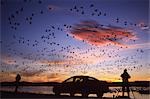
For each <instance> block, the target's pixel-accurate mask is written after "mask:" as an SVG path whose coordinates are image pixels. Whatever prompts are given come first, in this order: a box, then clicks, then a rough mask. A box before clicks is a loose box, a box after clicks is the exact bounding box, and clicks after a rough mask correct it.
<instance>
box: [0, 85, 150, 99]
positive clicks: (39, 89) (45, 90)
mask: <svg viewBox="0 0 150 99" xmlns="http://www.w3.org/2000/svg"><path fill="white" fill-rule="evenodd" d="M52 88H53V87H51V86H21V87H19V88H18V91H19V92H29V93H38V94H54V93H53V91H52ZM109 89H111V90H112V93H105V94H104V95H103V97H113V95H115V96H119V95H120V96H121V95H122V94H121V92H117V91H115V90H116V89H117V90H120V89H121V88H120V87H110V88H109ZM132 89H140V88H135V87H133V88H132ZM0 90H1V91H2V90H3V91H14V90H15V87H13V86H5V87H0ZM76 95H79V96H80V95H81V94H76ZM89 96H92V97H93V96H94V97H96V95H94V94H91V95H89ZM130 96H131V98H133V99H150V94H139V93H138V92H135V91H134V92H133V91H130Z"/></svg>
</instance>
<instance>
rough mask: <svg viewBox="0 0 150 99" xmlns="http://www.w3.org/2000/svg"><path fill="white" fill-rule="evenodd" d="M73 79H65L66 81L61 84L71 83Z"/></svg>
mask: <svg viewBox="0 0 150 99" xmlns="http://www.w3.org/2000/svg"><path fill="white" fill-rule="evenodd" d="M73 79H74V78H73V77H71V78H69V79H67V80H65V81H64V82H63V83H68V82H73Z"/></svg>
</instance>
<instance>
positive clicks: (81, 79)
mask: <svg viewBox="0 0 150 99" xmlns="http://www.w3.org/2000/svg"><path fill="white" fill-rule="evenodd" d="M75 82H83V78H76V79H75Z"/></svg>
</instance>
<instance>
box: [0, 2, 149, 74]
mask: <svg viewBox="0 0 150 99" xmlns="http://www.w3.org/2000/svg"><path fill="white" fill-rule="evenodd" d="M23 2H24V3H30V2H32V0H23ZM7 3H8V2H6V3H5V1H3V0H2V1H1V5H2V6H3V5H5V4H7ZM37 3H38V4H40V5H41V4H42V3H43V1H42V0H37ZM25 9H26V8H24V7H21V8H18V9H17V10H16V11H14V13H12V14H10V16H9V17H8V20H7V21H8V22H9V25H10V29H13V30H16V31H15V33H16V32H17V30H18V28H21V24H23V22H24V21H22V22H18V20H17V17H18V16H19V15H21V14H22V13H24V11H25ZM51 9H52V8H49V10H51ZM86 9H92V10H93V12H89V13H88V12H87V10H86ZM67 11H70V12H72V13H78V14H81V15H89V14H90V15H91V17H94V16H98V17H99V16H104V17H110V16H109V14H108V13H106V12H102V11H100V9H98V8H96V7H95V5H94V4H90V5H89V8H86V7H85V6H77V5H75V6H73V7H72V8H69V9H68V10H67ZM38 14H41V15H43V16H44V10H40V11H39V12H38V13H34V12H31V14H30V16H27V17H25V18H24V19H25V22H26V23H29V25H31V27H32V23H33V19H34V17H38ZM114 20H115V22H116V24H117V23H120V22H121V20H120V18H119V17H117V18H115V19H114ZM122 23H123V24H124V25H125V26H127V25H131V26H136V27H139V25H138V24H137V23H131V22H128V21H124V22H122ZM102 26H105V25H102ZM144 26H145V27H147V26H146V25H144ZM72 28H73V25H69V24H61V25H60V26H57V25H50V26H49V27H48V28H46V29H45V30H44V31H43V32H44V33H43V34H42V35H39V39H34V38H33V39H27V37H26V36H24V35H21V34H20V36H18V34H15V33H12V39H13V40H12V41H11V42H10V43H9V44H5V41H2V40H1V41H0V44H1V45H2V47H5V48H4V49H6V51H5V52H6V53H4V54H6V56H2V58H4V59H5V57H9V58H6V59H8V63H10V64H11V63H13V64H12V66H14V70H15V71H16V72H27V73H28V72H31V71H32V72H34V70H35V71H38V72H34V73H32V74H33V75H34V74H39V73H44V72H45V71H50V72H56V73H59V72H60V73H61V72H62V71H63V72H62V73H64V72H72V73H76V72H77V71H81V73H83V74H84V73H88V71H90V69H91V68H93V66H95V68H98V69H96V70H95V71H93V72H96V71H97V72H99V70H103V73H104V75H105V74H107V73H114V74H115V73H116V72H112V70H113V68H114V67H113V66H117V67H115V68H118V69H119V70H123V69H124V68H125V67H126V68H128V70H130V71H133V70H134V71H135V70H140V69H141V67H143V64H140V63H139V60H140V59H142V58H143V53H144V50H143V49H137V50H135V52H134V54H133V55H132V54H131V55H129V56H128V55H127V56H122V55H121V54H120V51H121V50H123V49H122V48H120V47H117V46H116V48H112V49H110V48H109V46H111V47H112V45H109V46H108V45H107V46H95V45H88V44H87V43H86V42H85V41H84V40H83V42H81V43H82V45H84V46H79V45H74V44H73V43H70V44H69V43H67V44H64V43H62V42H60V41H59V39H60V38H59V36H58V35H56V34H57V32H62V33H64V35H65V37H61V39H63V40H66V41H67V42H68V41H69V40H73V41H74V39H75V37H74V36H73V35H71V34H69V33H65V32H66V30H68V31H69V30H71V29H72ZM26 35H27V34H26ZM14 46H17V48H19V47H20V48H25V49H23V50H20V49H16V48H15V47H14ZM28 49H33V52H32V51H31V52H30V51H29V52H27V51H25V50H28ZM116 49H117V50H116ZM2 51H3V48H2ZM18 56H19V57H20V58H21V59H22V60H18V59H17V58H16V59H11V58H13V57H18ZM137 57H139V58H137ZM105 58H107V59H116V60H115V61H112V62H110V63H109V62H108V61H107V60H105ZM27 60H28V61H27ZM62 60H64V62H62ZM101 60H102V61H101ZM20 61H21V63H20ZM43 61H46V64H45V63H44V62H43ZM95 61H96V64H95V63H94V62H95ZM93 63H94V64H93ZM39 64H40V66H39V67H37V66H38V65H39ZM7 65H8V64H5V63H3V62H2V63H1V66H2V67H3V68H2V70H1V71H2V72H6V71H9V66H7ZM31 65H36V66H31ZM57 68H58V71H57Z"/></svg>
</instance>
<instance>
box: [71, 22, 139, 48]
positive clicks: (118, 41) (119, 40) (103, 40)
mask: <svg viewBox="0 0 150 99" xmlns="http://www.w3.org/2000/svg"><path fill="white" fill-rule="evenodd" d="M70 34H71V35H73V36H74V37H75V38H76V39H78V40H82V41H85V42H87V43H89V44H93V45H96V46H100V45H108V44H112V45H116V46H126V45H125V44H124V43H125V42H128V41H129V40H135V39H137V37H136V36H135V35H134V33H133V32H131V31H129V30H125V29H124V28H120V27H115V26H102V25H100V24H99V23H98V22H96V21H82V22H80V23H79V24H75V25H74V26H73V28H72V29H71V30H70Z"/></svg>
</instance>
